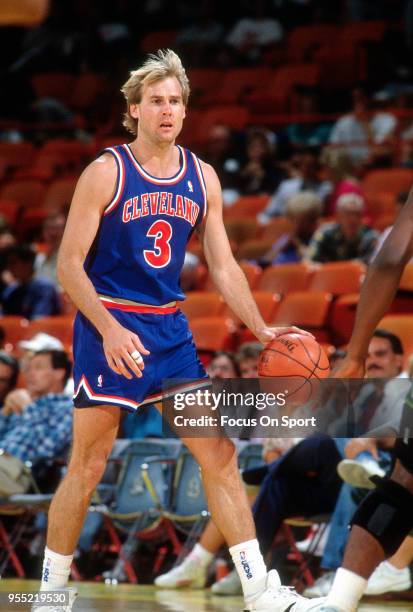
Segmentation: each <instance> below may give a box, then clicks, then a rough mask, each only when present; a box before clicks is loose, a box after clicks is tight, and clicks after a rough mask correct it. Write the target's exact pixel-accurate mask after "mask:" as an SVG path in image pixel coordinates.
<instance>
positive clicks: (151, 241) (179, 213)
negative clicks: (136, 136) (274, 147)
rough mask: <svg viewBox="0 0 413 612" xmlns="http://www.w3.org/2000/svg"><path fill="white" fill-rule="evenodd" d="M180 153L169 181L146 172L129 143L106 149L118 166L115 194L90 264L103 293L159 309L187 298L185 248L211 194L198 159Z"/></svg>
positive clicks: (88, 260) (89, 269) (87, 263)
mask: <svg viewBox="0 0 413 612" xmlns="http://www.w3.org/2000/svg"><path fill="white" fill-rule="evenodd" d="M178 149H179V153H180V168H179V171H178V172H177V174H176V175H175V176H173V177H171V178H166V179H161V178H157V177H154V176H151V175H150V174H149V173H148V172H146V170H145V169H144V168H143V167H142V165H141V164H139V162H138V161H137V160H136V158H135V157H134V155H133V153H132V150H131V148H130V147H129V146H128V145H127V144H125V145H120V146H117V147H111V148H108V149H105V151H104V152H105V153H110V154H111V155H113V156H114V158H115V160H116V163H117V167H118V177H117V183H116V189H115V195H114V197H113V199H112V201H111V202H109V204H108V206H107V207H106V209H105V211H104V214H103V217H102V220H101V223H100V226H99V230H98V233H97V235H96V238H95V240H94V242H93V245H92V247H91V249H90V252H89V254H88V256H87V258H86V261H85V271H86V273H87V275H88V276H89V278H90V280H91V281H92V283H93V286H94V287H95V289H96V291H97V293H98V294H100V295H103V296H108V297H113V298H120V299H123V300H131V301H133V302H138V303H143V304H148V305H154V306H156V305H161V304H168V303H169V302H174V301H176V300H183V299H184V298H185V296H184V294H183V292H182V290H181V287H180V283H179V278H180V274H181V269H182V266H183V263H184V258H185V249H186V245H187V242H188V240H189V238H190V236H191V234H192V232H193V231H194V229H195V227H196V226H197V225H199V224H200V223H201V222H202V220H203V218H204V215H205V213H206V206H207V204H206V200H207V195H206V188H205V181H204V178H203V175H202V169H201V164H200V162H199V160H198V158H197V157H196V156H195V155H194V154H193V153H191V152H190V151H189V150H187V149H184V148H182V147H179V146H178Z"/></svg>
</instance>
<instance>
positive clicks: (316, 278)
mask: <svg viewBox="0 0 413 612" xmlns="http://www.w3.org/2000/svg"><path fill="white" fill-rule="evenodd" d="M365 272H366V267H365V266H364V265H363V264H361V263H358V262H354V261H343V262H337V263H336V262H334V263H327V264H323V265H322V266H320V267H319V268H315V269H314V274H313V277H312V279H311V283H310V286H309V289H310V291H328V292H329V293H332V294H333V295H343V294H345V293H357V292H358V291H359V290H360V285H361V282H362V280H363V277H364V274H365Z"/></svg>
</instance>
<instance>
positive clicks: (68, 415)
mask: <svg viewBox="0 0 413 612" xmlns="http://www.w3.org/2000/svg"><path fill="white" fill-rule="evenodd" d="M70 372H71V363H70V360H69V358H68V356H67V354H66V353H65V351H47V350H46V351H40V352H38V353H35V354H34V355H33V356H32V357H31V359H30V361H29V364H28V366H27V368H26V371H25V373H24V376H25V380H26V385H27V389H28V391H29V393H30V396H31V398H32V401H31V403H30V404H29V405H28V406H27V407H26V408H25V409H24V410H23V412H22V413H21V415H18V417H17V418H16V420H15V423H14V424H13V425H14V426H13V427H11V428H9V429H8V430H7V432H6V433H5V435H3V436H2V438H1V440H0V495H11V494H13V493H21V492H22V491H24V490H26V489H27V486H28V482H27V481H26V480H25V479H24V477H23V476H24V471H25V470H24V464H25V463H26V462H28V461H29V462H32V463H34V462H36V461H39V460H40V459H53V458H56V457H59V456H60V455H61V454H62V453H63V452H64V450H65V449H66V448H67V446H68V445H69V443H70V442H71V437H72V412H73V403H72V400H71V398H70V397H68V396H67V395H66V394H65V393H64V387H65V385H66V383H67V380H68V378H69V376H70Z"/></svg>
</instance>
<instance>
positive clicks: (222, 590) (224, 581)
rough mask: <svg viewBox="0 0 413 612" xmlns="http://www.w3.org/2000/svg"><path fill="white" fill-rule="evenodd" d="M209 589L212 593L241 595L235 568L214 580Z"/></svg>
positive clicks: (239, 582) (239, 581)
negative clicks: (216, 580) (219, 578)
mask: <svg viewBox="0 0 413 612" xmlns="http://www.w3.org/2000/svg"><path fill="white" fill-rule="evenodd" d="M211 591H212V593H213V594H214V595H242V586H241V580H240V579H239V576H238V572H237V570H235V569H234V570H232V572H230V573H229V574H227V575H226V576H224V577H223V578H221V580H218V582H215V583H214V584H213V585H212V587H211Z"/></svg>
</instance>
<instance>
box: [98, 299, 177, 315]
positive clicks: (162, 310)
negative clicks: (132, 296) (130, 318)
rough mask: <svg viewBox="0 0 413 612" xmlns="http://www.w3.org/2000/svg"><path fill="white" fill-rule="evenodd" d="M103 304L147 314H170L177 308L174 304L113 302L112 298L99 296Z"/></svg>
mask: <svg viewBox="0 0 413 612" xmlns="http://www.w3.org/2000/svg"><path fill="white" fill-rule="evenodd" d="M99 299H100V301H101V302H102V304H103V306H105V308H108V309H114V310H123V312H137V313H148V314H172V313H174V312H176V311H177V310H178V306H177V305H176V304H174V305H171V306H151V305H149V304H148V305H146V304H122V303H119V302H114V301H112V300H108V299H105V298H103V297H100V298H99Z"/></svg>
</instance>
